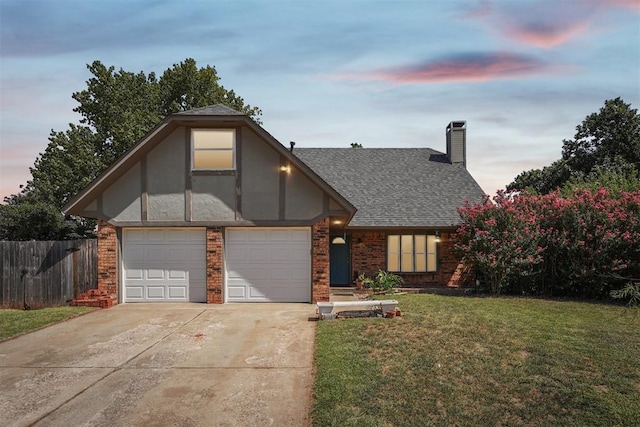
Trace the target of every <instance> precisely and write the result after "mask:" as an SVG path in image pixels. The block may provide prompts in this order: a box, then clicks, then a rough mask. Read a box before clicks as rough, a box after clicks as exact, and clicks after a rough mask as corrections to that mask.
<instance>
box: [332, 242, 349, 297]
mask: <svg viewBox="0 0 640 427" xmlns="http://www.w3.org/2000/svg"><path fill="white" fill-rule="evenodd" d="M336 237H340V238H344V239H345V243H333V241H334V240H335V239H336ZM329 245H330V246H329V263H330V264H331V270H330V277H329V280H330V283H331V286H351V278H350V277H349V247H350V244H349V236H346V238H345V236H331V240H330V244H329Z"/></svg>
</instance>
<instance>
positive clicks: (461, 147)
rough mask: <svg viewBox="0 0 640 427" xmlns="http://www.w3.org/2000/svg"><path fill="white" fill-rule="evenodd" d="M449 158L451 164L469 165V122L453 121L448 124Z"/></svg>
mask: <svg viewBox="0 0 640 427" xmlns="http://www.w3.org/2000/svg"><path fill="white" fill-rule="evenodd" d="M447 159H449V162H450V163H451V164H456V163H462V165H463V166H464V167H465V168H466V167H467V122H466V121H464V120H458V121H453V122H451V123H449V124H448V125H447Z"/></svg>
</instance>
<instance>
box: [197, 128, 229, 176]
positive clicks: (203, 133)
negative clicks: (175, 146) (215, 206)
mask: <svg viewBox="0 0 640 427" xmlns="http://www.w3.org/2000/svg"><path fill="white" fill-rule="evenodd" d="M235 145H236V131H235V130H234V129H192V130H191V147H192V159H191V162H192V167H193V169H194V170H229V169H235Z"/></svg>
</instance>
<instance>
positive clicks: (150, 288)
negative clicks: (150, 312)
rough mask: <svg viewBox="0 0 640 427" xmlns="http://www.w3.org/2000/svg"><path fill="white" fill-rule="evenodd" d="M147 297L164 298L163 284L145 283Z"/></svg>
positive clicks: (152, 298) (151, 298)
mask: <svg viewBox="0 0 640 427" xmlns="http://www.w3.org/2000/svg"><path fill="white" fill-rule="evenodd" d="M146 290H147V295H146V297H147V299H150V300H164V299H165V290H166V288H165V286H157V285H147V286H146Z"/></svg>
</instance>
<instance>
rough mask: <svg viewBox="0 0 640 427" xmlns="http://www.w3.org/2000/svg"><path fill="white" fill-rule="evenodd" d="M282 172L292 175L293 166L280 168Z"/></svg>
mask: <svg viewBox="0 0 640 427" xmlns="http://www.w3.org/2000/svg"><path fill="white" fill-rule="evenodd" d="M280 172H286V173H291V166H289V165H282V166H280Z"/></svg>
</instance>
